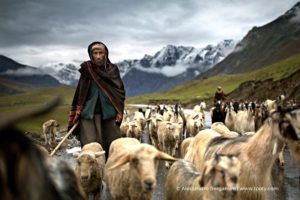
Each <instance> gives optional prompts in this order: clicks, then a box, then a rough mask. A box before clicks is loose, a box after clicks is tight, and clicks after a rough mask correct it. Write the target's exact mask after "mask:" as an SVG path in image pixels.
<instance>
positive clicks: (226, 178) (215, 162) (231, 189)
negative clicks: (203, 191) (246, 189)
mask: <svg viewBox="0 0 300 200" xmlns="http://www.w3.org/2000/svg"><path fill="white" fill-rule="evenodd" d="M240 170H241V163H240V161H239V160H238V158H237V157H236V156H227V155H215V157H214V158H212V159H211V160H209V161H207V163H206V164H205V168H204V171H203V176H202V178H201V179H200V181H199V185H200V186H201V187H204V186H205V187H214V188H227V189H226V190H220V191H219V192H221V193H222V197H223V198H228V197H231V198H232V197H234V196H235V195H236V194H237V190H236V188H237V187H238V177H239V175H240ZM216 195H217V194H216Z"/></svg>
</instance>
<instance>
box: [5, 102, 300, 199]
mask: <svg viewBox="0 0 300 200" xmlns="http://www.w3.org/2000/svg"><path fill="white" fill-rule="evenodd" d="M279 104H280V102H278V101H266V104H264V106H265V108H267V109H262V108H263V107H264V106H262V105H260V106H255V109H253V106H249V107H245V108H244V109H240V110H238V111H237V112H236V111H234V110H235V109H234V107H233V105H232V104H227V105H226V116H225V120H224V123H223V122H216V123H213V124H212V125H211V127H210V128H207V127H206V126H205V125H206V122H205V113H204V110H205V109H206V106H205V103H201V104H199V105H196V106H195V107H194V108H193V110H184V109H182V108H181V107H180V106H179V105H165V106H163V107H161V106H148V107H147V109H146V110H144V111H143V112H139V111H136V112H134V113H129V111H126V112H125V113H124V119H123V122H122V124H121V127H120V128H121V133H122V137H121V138H119V139H116V140H114V141H113V142H112V144H111V146H110V149H109V154H108V155H109V156H108V158H106V157H105V152H104V151H103V149H102V147H101V145H100V144H98V143H90V144H87V145H85V146H83V148H82V149H81V151H80V152H77V153H74V157H75V158H76V164H75V166H74V168H75V170H73V168H72V167H68V166H67V165H63V166H62V167H55V166H57V165H58V164H55V163H56V162H55V160H54V161H53V158H52V157H50V156H48V155H47V152H45V151H44V150H43V151H41V149H42V148H41V147H36V145H31V147H30V148H31V149H37V150H38V151H39V152H43V153H41V155H39V157H40V159H41V160H42V161H41V162H42V163H43V164H42V165H43V166H44V167H45V168H46V171H47V173H46V174H50V175H49V177H47V178H48V179H49V181H48V182H49V183H51V184H52V185H51V187H52V188H53V190H55V191H56V192H57V193H58V196H59V197H56V199H88V198H93V199H97V200H98V199H100V198H101V192H102V191H103V183H105V184H106V185H107V187H108V189H109V192H110V194H111V196H112V198H113V199H116V200H117V199H128V200H150V199H151V198H152V195H153V192H154V189H155V188H156V186H157V180H156V175H157V171H158V165H159V161H160V160H163V161H165V167H166V168H167V170H168V174H167V178H166V180H165V186H164V187H165V197H166V199H168V200H177V199H178V200H179V199H180V200H181V199H189V200H192V199H197V200H198V199H204V200H208V199H222V200H225V199H226V200H227V199H243V200H253V199H258V200H259V199H261V200H264V199H268V192H267V191H266V190H267V189H268V188H271V187H272V180H271V169H272V166H273V165H274V163H275V161H276V159H277V158H278V156H279V155H280V152H282V149H283V147H284V145H285V144H286V145H287V146H288V148H289V150H290V152H291V154H292V156H293V158H294V159H295V161H296V162H297V163H298V165H299V167H300V110H299V109H295V108H292V109H290V108H287V107H286V109H284V108H283V107H282V106H280V105H279ZM212 112H213V110H211V113H212ZM4 127H5V126H4ZM0 128H1V123H0ZM5 128H7V127H5ZM2 129H3V128H2ZM4 130H6V129H4ZM6 131H7V130H6ZM46 132H47V131H46ZM46 132H45V135H46V134H47V133H46ZM145 132H148V133H149V138H150V144H146V143H143V142H144V141H143V137H142V135H143V134H144V133H145ZM45 138H46V136H45ZM0 141H1V140H0ZM45 142H48V140H47V139H46V140H45ZM177 150H179V151H177ZM2 151H4V149H2V148H1V147H0V182H1V183H2V185H5V186H6V184H7V188H4V189H2V190H3V191H0V194H2V197H3V194H5V195H6V196H4V197H10V196H12V197H14V193H13V192H7V191H6V189H7V190H8V191H9V190H12V191H13V189H14V187H15V188H16V190H18V187H21V186H20V185H19V183H16V186H14V185H13V186H14V187H12V186H11V185H9V181H7V182H6V179H7V177H5V176H6V175H5V173H6V172H7V171H6V170H8V167H9V166H5V165H3V164H1V163H3V162H1V161H3V159H4V158H3V152H2ZM5 151H6V150H5ZM29 152H30V151H29ZM178 152H180V153H178ZM22 153H24V152H22ZM36 153H37V152H35V154H36ZM5 159H8V158H6V157H5ZM281 159H282V157H281ZM13 162H15V163H14V165H24V163H22V162H21V161H19V162H18V161H17V159H14V160H13ZM36 162H38V161H36ZM25 165H26V163H25ZM28 165H29V164H28ZM40 165H41V164H40ZM27 168H29V166H27ZM27 168H26V167H25V169H27ZM54 171H55V173H54ZM66 171H68V172H69V173H64V172H66ZM21 172H22V173H23V174H19V175H20V176H21V177H23V176H26V175H27V176H29V175H28V174H27V173H30V172H25V171H23V170H21ZM15 173H19V171H18V169H15ZM30 176H33V175H32V174H30ZM47 176H48V175H47ZM44 178H45V177H44ZM48 179H47V180H48ZM15 181H16V182H17V180H15ZM33 182H34V178H33ZM23 183H24V180H23ZM21 184H22V183H21ZM5 191H6V192H5ZM41 191H43V190H41ZM51 191H52V190H51ZM72 191H73V192H74V193H72ZM1 192H3V193H1ZM26 195H31V196H30V198H27V199H39V197H40V196H38V195H39V192H37V194H26ZM34 195H35V196H34ZM27 197H29V196H27ZM34 197H37V198H34ZM1 199H2V198H1ZM4 199H26V198H4ZM45 199H47V197H45ZM49 199H51V198H49Z"/></svg>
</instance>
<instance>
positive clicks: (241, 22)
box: [0, 0, 297, 66]
mask: <svg viewBox="0 0 300 200" xmlns="http://www.w3.org/2000/svg"><path fill="white" fill-rule="evenodd" d="M296 3H297V0H272V1H270V0H205V1H204V0H87V1H84V0H26V1H25V0H20V1H19V0H0V54H2V55H5V56H8V57H10V58H12V59H14V60H16V61H18V62H21V63H23V64H27V65H32V66H39V65H41V64H45V63H48V62H58V61H59V62H60V61H61V62H71V61H74V60H77V61H83V60H86V59H88V55H87V50H86V49H87V46H88V45H89V44H90V43H91V42H93V41H96V40H98V41H102V42H104V43H105V44H106V45H107V46H108V48H109V50H110V56H109V57H110V59H111V61H112V62H118V61H121V60H123V59H141V58H142V57H143V56H144V54H149V55H153V54H154V53H155V52H157V51H159V50H160V49H161V48H162V47H164V46H166V45H168V44H173V45H183V46H194V47H204V46H206V45H207V44H213V45H216V44H217V43H218V42H220V41H222V40H223V39H234V40H241V39H242V38H243V37H244V36H245V35H246V34H247V32H248V31H249V30H250V29H251V28H252V27H253V26H262V25H264V24H266V23H268V22H270V21H273V20H274V19H276V18H277V17H279V16H280V15H282V14H284V13H285V12H286V11H287V10H288V9H290V8H291V7H292V6H293V5H294V4H296Z"/></svg>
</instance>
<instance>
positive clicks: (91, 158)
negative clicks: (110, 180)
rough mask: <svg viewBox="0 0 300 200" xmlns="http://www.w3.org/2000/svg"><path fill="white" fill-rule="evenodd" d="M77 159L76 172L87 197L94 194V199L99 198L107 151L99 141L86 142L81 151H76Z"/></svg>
mask: <svg viewBox="0 0 300 200" xmlns="http://www.w3.org/2000/svg"><path fill="white" fill-rule="evenodd" d="M74 156H75V157H76V159H77V164H76V167H75V172H76V174H77V176H78V177H79V179H80V182H81V185H82V187H83V189H84V192H85V193H86V195H87V197H89V194H92V195H93V197H94V199H97V200H98V199H99V198H100V194H101V190H102V180H103V177H104V165H105V151H103V148H102V146H101V145H100V144H99V143H97V142H92V143H89V144H86V145H84V146H83V147H82V150H81V152H76V153H74Z"/></svg>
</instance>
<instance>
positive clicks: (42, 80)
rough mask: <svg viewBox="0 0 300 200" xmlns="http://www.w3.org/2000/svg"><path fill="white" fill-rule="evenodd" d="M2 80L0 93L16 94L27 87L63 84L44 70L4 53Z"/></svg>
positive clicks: (1, 66) (0, 79) (1, 65)
mask: <svg viewBox="0 0 300 200" xmlns="http://www.w3.org/2000/svg"><path fill="white" fill-rule="evenodd" d="M0 81H1V82H0V94H14V93H18V92H21V91H24V90H26V88H27V89H34V88H51V87H57V86H60V85H61V84H60V83H59V82H58V81H57V80H56V79H55V78H53V77H52V76H50V75H48V74H45V73H44V72H43V71H41V70H39V69H37V68H35V67H31V66H27V65H23V64H20V63H18V62H16V61H14V60H12V59H10V58H8V57H5V56H3V55H0ZM18 86H20V87H19V88H18Z"/></svg>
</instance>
